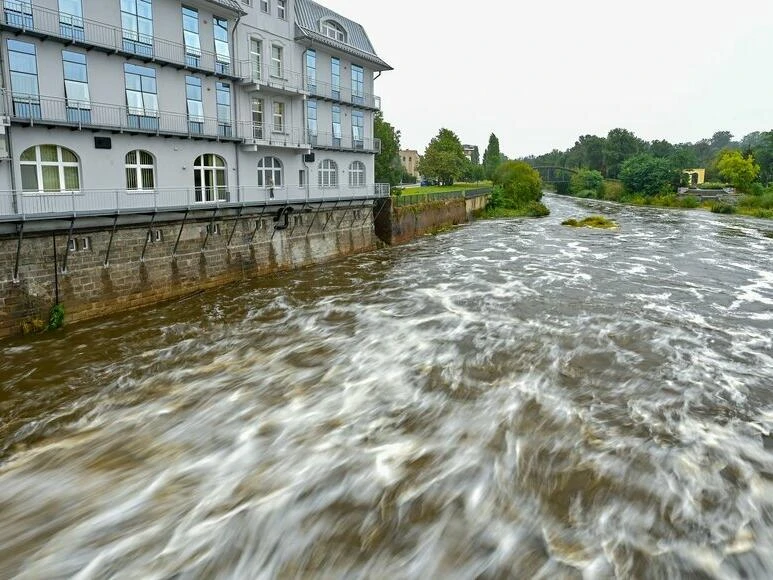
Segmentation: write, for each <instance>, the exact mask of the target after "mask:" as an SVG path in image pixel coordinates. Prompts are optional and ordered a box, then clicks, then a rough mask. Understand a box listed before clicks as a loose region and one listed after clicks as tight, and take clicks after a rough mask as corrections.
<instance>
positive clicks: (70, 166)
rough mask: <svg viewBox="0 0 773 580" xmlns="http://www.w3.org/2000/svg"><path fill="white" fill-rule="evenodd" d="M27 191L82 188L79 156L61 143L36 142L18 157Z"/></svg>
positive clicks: (22, 183) (64, 190) (22, 184)
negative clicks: (36, 143)
mask: <svg viewBox="0 0 773 580" xmlns="http://www.w3.org/2000/svg"><path fill="white" fill-rule="evenodd" d="M19 170H20V172H21V187H22V190H24V191H39V192H56V191H61V192H66V191H78V190H79V189H80V166H79V163H78V156H77V155H75V153H74V152H73V151H71V150H69V149H67V148H65V147H61V146H59V145H35V146H34V147H30V148H29V149H26V150H25V151H24V152H23V153H22V154H21V157H20V158H19Z"/></svg>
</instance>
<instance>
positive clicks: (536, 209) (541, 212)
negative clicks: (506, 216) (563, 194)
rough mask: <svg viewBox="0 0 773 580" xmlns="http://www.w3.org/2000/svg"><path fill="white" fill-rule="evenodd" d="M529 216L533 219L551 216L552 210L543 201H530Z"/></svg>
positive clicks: (527, 210) (527, 208)
mask: <svg viewBox="0 0 773 580" xmlns="http://www.w3.org/2000/svg"><path fill="white" fill-rule="evenodd" d="M526 212H527V215H529V216H531V217H545V216H548V215H550V210H549V209H548V208H547V206H546V205H545V204H544V203H542V202H541V201H530V202H529V203H528V204H527V205H526Z"/></svg>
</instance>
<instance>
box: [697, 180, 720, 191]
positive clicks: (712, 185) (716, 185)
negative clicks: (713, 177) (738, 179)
mask: <svg viewBox="0 0 773 580" xmlns="http://www.w3.org/2000/svg"><path fill="white" fill-rule="evenodd" d="M726 187H727V184H726V183H722V182H721V181H706V182H704V183H701V184H699V185H698V189H725V188H726Z"/></svg>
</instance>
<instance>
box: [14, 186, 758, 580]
mask: <svg viewBox="0 0 773 580" xmlns="http://www.w3.org/2000/svg"><path fill="white" fill-rule="evenodd" d="M547 203H548V205H549V206H550V207H551V209H552V212H553V214H552V215H551V216H550V217H549V218H546V219H542V220H503V221H490V222H477V223H474V224H472V225H469V226H466V227H462V228H459V229H457V230H455V231H452V232H450V233H446V234H442V235H439V236H437V237H428V238H424V239H421V240H418V241H416V242H414V243H411V244H409V245H406V246H403V247H398V248H391V249H384V250H380V251H376V252H372V253H368V254H363V255H359V256H354V257H350V258H347V259H344V260H341V261H339V262H336V263H333V264H328V265H325V266H321V267H317V268H311V269H307V270H303V271H299V272H291V273H286V274H281V275H277V276H273V277H269V278H264V279H260V280H252V281H247V282H244V283H240V284H235V285H232V286H229V287H226V288H222V289H219V290H216V291H212V292H208V293H206V294H203V295H199V296H195V297H192V298H189V299H187V300H183V301H180V302H177V303H174V304H168V305H163V306H159V307H156V308H152V309H146V310H141V311H133V312H128V313H125V314H123V315H120V316H115V317H112V318H109V319H105V320H100V321H97V322H92V323H85V324H80V325H75V326H72V327H69V328H66V329H65V330H63V331H60V332H57V333H52V334H49V335H44V336H42V337H35V338H34V339H24V340H14V341H11V342H5V343H3V344H2V345H0V348H1V349H2V352H3V356H2V359H1V360H0V377H1V378H2V380H1V381H0V577H2V578H34V579H40V578H84V579H85V578H114V577H115V578H142V579H159V580H172V579H187V578H234V579H251V578H341V577H346V578H390V579H391V578H433V579H434V578H545V579H548V578H549V579H554V578H558V579H563V578H569V579H573V578H588V579H597V578H601V579H603V578H663V579H666V578H668V579H672V578H691V579H693V578H721V579H726V578H727V579H733V578H771V577H773V436H771V430H773V332H771V331H773V239H771V236H773V233H771V231H772V230H773V222H764V221H759V220H753V219H747V218H740V217H733V216H715V215H712V214H709V213H706V212H698V211H693V212H685V211H673V210H660V209H647V208H632V207H621V206H615V205H607V204H604V203H602V202H584V201H579V200H571V199H566V198H558V197H549V198H548V199H547ZM590 213H604V214H606V215H608V216H610V217H612V218H613V219H615V220H616V221H618V223H619V224H620V226H621V228H620V230H619V231H600V230H577V229H572V228H567V227H563V226H561V225H560V222H561V220H563V219H565V218H567V217H582V216H585V215H588V214H590Z"/></svg>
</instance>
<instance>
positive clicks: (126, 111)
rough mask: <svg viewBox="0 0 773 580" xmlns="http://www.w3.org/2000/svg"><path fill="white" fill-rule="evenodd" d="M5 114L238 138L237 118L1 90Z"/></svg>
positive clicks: (94, 125) (84, 125)
mask: <svg viewBox="0 0 773 580" xmlns="http://www.w3.org/2000/svg"><path fill="white" fill-rule="evenodd" d="M0 100H1V101H3V105H2V106H3V107H4V108H5V111H6V112H5V114H6V115H8V116H10V117H11V119H12V120H14V121H16V122H23V123H25V124H29V125H35V124H41V125H52V124H53V125H62V126H69V127H75V128H78V129H81V128H95V129H100V128H108V129H117V130H119V131H122V132H134V133H149V134H156V135H173V136H181V137H202V138H208V139H226V140H238V139H239V138H240V137H239V136H238V135H237V132H236V131H235V128H234V123H233V122H230V123H229V122H225V121H220V120H218V119H213V118H211V117H188V115H185V114H182V113H172V112H167V111H152V110H148V109H144V110H143V109H136V108H133V107H127V106H122V105H108V104H105V103H86V102H83V101H69V100H68V99H65V98H62V97H44V96H33V95H11V94H9V92H8V91H4V90H0Z"/></svg>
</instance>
